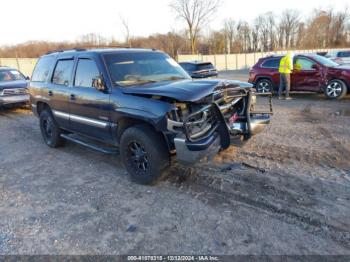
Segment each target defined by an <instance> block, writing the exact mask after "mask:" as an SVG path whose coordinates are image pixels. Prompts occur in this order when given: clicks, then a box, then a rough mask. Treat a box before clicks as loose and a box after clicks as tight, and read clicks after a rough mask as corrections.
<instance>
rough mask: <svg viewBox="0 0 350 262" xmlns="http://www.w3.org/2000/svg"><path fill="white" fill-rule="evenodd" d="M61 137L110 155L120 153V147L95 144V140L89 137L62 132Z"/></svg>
mask: <svg viewBox="0 0 350 262" xmlns="http://www.w3.org/2000/svg"><path fill="white" fill-rule="evenodd" d="M61 137H62V138H64V139H66V140H68V141H70V142H73V143H76V144H78V145H81V146H85V147H87V148H90V149H92V150H95V151H98V152H101V153H104V154H109V155H118V154H119V149H118V148H116V147H108V146H102V145H97V144H94V143H93V142H91V141H89V140H88V139H86V138H83V137H80V136H78V135H74V134H61ZM97 143H98V142H97Z"/></svg>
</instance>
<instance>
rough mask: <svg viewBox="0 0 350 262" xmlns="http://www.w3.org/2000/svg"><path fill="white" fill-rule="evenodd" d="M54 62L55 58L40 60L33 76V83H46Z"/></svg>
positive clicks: (49, 57)
mask: <svg viewBox="0 0 350 262" xmlns="http://www.w3.org/2000/svg"><path fill="white" fill-rule="evenodd" d="M54 61H55V57H53V56H47V57H42V58H40V60H39V61H38V62H37V64H36V66H35V69H34V72H33V74H32V81H33V82H46V81H47V78H48V76H49V73H50V70H51V68H52V65H53V63H54Z"/></svg>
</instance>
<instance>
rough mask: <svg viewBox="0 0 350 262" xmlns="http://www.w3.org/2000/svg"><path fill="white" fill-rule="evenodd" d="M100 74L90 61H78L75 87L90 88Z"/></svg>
mask: <svg viewBox="0 0 350 262" xmlns="http://www.w3.org/2000/svg"><path fill="white" fill-rule="evenodd" d="M99 75H100V72H99V71H98V68H97V65H96V63H95V62H94V61H93V60H90V59H79V62H78V66H77V71H76V73H75V81H74V85H75V86H83V87H92V86H93V82H94V80H96V79H97V78H98V76H99Z"/></svg>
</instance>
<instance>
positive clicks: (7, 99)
mask: <svg viewBox="0 0 350 262" xmlns="http://www.w3.org/2000/svg"><path fill="white" fill-rule="evenodd" d="M26 102H29V95H13V96H0V105H9V104H17V103H26Z"/></svg>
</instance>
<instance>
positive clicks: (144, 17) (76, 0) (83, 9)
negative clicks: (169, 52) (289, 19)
mask: <svg viewBox="0 0 350 262" xmlns="http://www.w3.org/2000/svg"><path fill="white" fill-rule="evenodd" d="M170 1H171V0H17V1H1V7H0V8H1V9H0V20H1V24H2V26H1V34H0V45H5V44H15V43H20V42H25V41H29V40H49V41H64V40H68V41H75V40H77V39H78V37H79V36H81V35H83V34H88V33H98V34H101V35H103V36H105V37H114V38H116V39H119V40H120V39H123V27H122V26H121V22H120V16H123V17H125V18H126V19H128V20H129V24H130V28H131V34H132V35H133V36H147V35H150V34H153V33H166V32H168V31H170V30H172V29H174V30H179V29H181V28H183V27H184V24H183V23H182V22H181V21H178V19H177V18H176V16H175V15H174V13H173V12H172V11H171V9H170V8H169V3H170ZM349 2H350V1H349V0H292V1H281V0H255V1H252V0H245V1H244V0H243V1H242V0H222V5H221V7H220V9H219V11H218V13H217V14H216V16H215V17H214V19H213V21H212V22H211V23H210V25H209V26H210V28H212V29H219V28H220V27H221V26H222V23H223V20H224V19H225V18H234V19H235V20H239V19H244V20H247V21H252V20H253V19H254V17H256V16H257V15H259V14H261V13H264V12H268V11H272V12H274V13H276V14H280V13H281V10H283V9H284V8H293V9H298V10H299V11H300V12H301V14H302V15H306V14H309V13H310V12H311V11H312V10H313V9H314V8H319V7H322V8H328V7H330V6H333V7H334V8H335V9H336V10H341V9H344V8H345V7H346V6H348V5H349V4H348V3H349Z"/></svg>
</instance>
